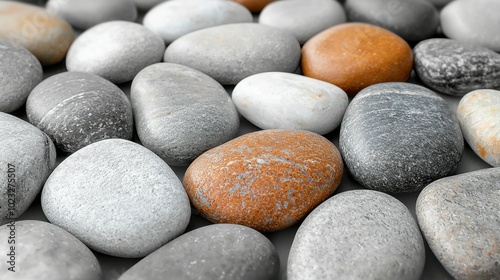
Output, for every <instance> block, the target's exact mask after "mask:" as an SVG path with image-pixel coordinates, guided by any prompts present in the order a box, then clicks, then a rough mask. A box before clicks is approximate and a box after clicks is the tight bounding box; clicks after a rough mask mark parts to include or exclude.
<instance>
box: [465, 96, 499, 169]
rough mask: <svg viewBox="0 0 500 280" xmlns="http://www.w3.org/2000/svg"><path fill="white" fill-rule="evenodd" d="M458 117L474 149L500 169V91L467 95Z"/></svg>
mask: <svg viewBox="0 0 500 280" xmlns="http://www.w3.org/2000/svg"><path fill="white" fill-rule="evenodd" d="M457 115H458V121H459V122H460V127H461V128H462V133H463V135H464V138H465V140H467V143H468V144H469V146H470V147H471V148H472V150H473V151H474V152H475V153H476V154H477V155H478V156H479V157H480V158H481V159H483V160H484V161H486V162H487V163H488V164H490V165H492V166H496V167H500V91H497V90H488V89H483V90H476V91H473V92H470V93H468V94H467V95H465V96H464V97H463V98H462V100H460V103H459V104H458V109H457Z"/></svg>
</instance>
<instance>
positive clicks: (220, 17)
mask: <svg viewBox="0 0 500 280" xmlns="http://www.w3.org/2000/svg"><path fill="white" fill-rule="evenodd" d="M193 19H196V20H193ZM252 21H253V17H252V14H251V13H250V11H248V10H247V9H246V8H245V7H243V6H241V5H239V4H237V3H234V2H231V1H224V0H210V1H208V0H184V1H167V2H165V3H162V4H160V5H157V6H155V7H154V8H153V9H151V10H150V11H149V12H148V13H147V14H146V15H145V16H144V21H143V24H144V26H146V27H147V28H149V29H150V30H152V31H153V32H155V33H156V34H158V35H159V36H160V37H162V38H163V40H165V42H166V43H167V44H170V43H172V42H173V41H174V40H176V39H178V38H179V37H182V36H183V35H186V34H188V33H191V32H193V31H196V30H200V29H204V28H208V27H213V26H218V25H224V24H230V23H239V22H252Z"/></svg>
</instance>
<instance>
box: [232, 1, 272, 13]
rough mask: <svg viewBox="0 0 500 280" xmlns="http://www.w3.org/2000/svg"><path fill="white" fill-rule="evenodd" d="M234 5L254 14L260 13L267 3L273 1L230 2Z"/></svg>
mask: <svg viewBox="0 0 500 280" xmlns="http://www.w3.org/2000/svg"><path fill="white" fill-rule="evenodd" d="M232 1H234V2H236V3H239V4H241V5H243V6H245V7H246V8H247V9H249V10H250V11H252V12H254V13H258V12H260V11H262V9H264V8H265V7H266V6H267V5H269V3H271V2H273V1H275V0H232Z"/></svg>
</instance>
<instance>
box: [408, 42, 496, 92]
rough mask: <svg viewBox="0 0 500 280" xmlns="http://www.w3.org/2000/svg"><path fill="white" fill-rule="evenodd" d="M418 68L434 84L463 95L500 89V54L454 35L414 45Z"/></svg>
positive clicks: (423, 78)
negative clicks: (452, 38)
mask: <svg viewBox="0 0 500 280" xmlns="http://www.w3.org/2000/svg"><path fill="white" fill-rule="evenodd" d="M414 53H415V72H416V73H417V74H418V77H419V78H420V79H421V80H422V82H424V83H425V84H426V85H427V86H429V87H430V88H433V89H435V90H437V91H439V92H442V93H446V94H450V95H455V96H463V95H465V94H466V93H469V92H471V91H473V90H476V89H487V88H489V89H500V54H498V53H495V52H493V51H491V50H489V49H487V48H483V47H478V46H474V45H470V44H466V43H461V42H458V41H455V40H450V39H429V40H425V41H422V42H420V43H419V44H418V45H417V46H415V48H414Z"/></svg>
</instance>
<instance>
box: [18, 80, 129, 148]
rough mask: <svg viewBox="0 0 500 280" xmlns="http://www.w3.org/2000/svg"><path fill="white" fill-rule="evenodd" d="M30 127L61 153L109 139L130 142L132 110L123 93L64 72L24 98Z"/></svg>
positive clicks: (105, 81) (110, 84) (108, 83)
mask: <svg viewBox="0 0 500 280" xmlns="http://www.w3.org/2000/svg"><path fill="white" fill-rule="evenodd" d="M26 113H27V115H28V120H29V122H30V123H32V124H33V125H35V126H36V127H38V128H39V129H41V130H42V131H43V132H45V133H46V134H47V135H49V136H50V137H51V139H52V140H53V141H54V143H55V144H56V146H57V147H58V148H60V149H61V150H62V151H65V152H70V153H73V152H76V151H77V150H79V149H81V148H83V147H85V146H87V145H89V144H92V143H94V142H97V141H100V140H103V139H109V138H122V139H129V140H130V139H132V133H133V126H134V119H133V116H132V106H131V105H130V102H129V100H128V98H127V96H126V95H125V93H123V91H122V90H121V89H120V88H118V87H117V86H116V85H114V84H113V83H111V82H110V81H108V80H105V79H103V78H101V77H99V76H96V75H94V74H90V73H83V72H65V73H61V74H57V75H54V76H52V77H50V78H47V79H46V80H44V81H43V82H41V83H40V84H39V85H38V86H37V87H36V88H35V89H33V91H32V92H31V94H30V95H29V97H28V100H27V102H26Z"/></svg>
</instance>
